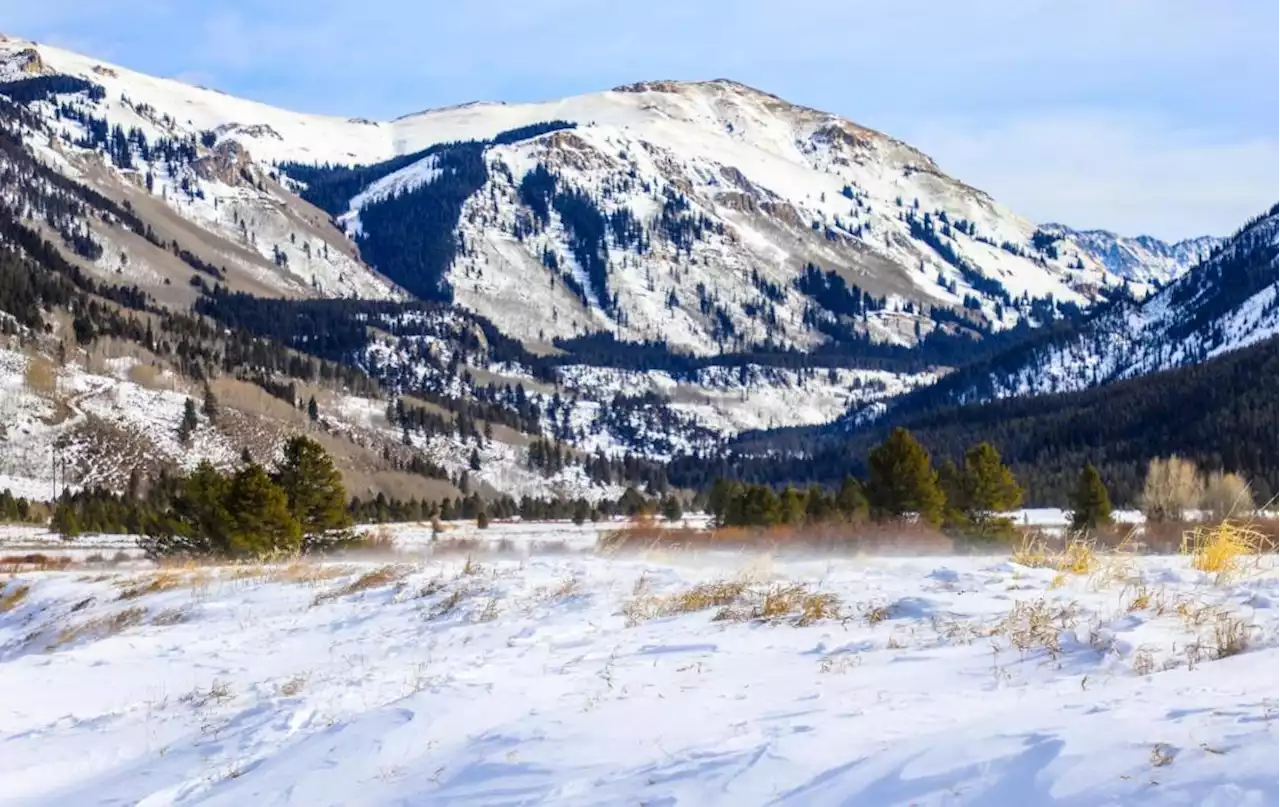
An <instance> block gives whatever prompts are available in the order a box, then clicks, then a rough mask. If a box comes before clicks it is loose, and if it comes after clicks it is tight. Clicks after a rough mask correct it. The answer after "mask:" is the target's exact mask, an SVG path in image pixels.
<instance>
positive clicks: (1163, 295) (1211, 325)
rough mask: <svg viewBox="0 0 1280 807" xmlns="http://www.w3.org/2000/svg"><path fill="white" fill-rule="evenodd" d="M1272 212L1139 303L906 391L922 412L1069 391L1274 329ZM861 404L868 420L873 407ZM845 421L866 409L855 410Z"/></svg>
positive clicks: (1277, 317) (1277, 268)
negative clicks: (867, 409) (949, 406)
mask: <svg viewBox="0 0 1280 807" xmlns="http://www.w3.org/2000/svg"><path fill="white" fill-rule="evenodd" d="M1278 210H1280V208H1277V207H1272V208H1271V210H1269V211H1268V212H1266V213H1264V214H1262V215H1260V216H1258V217H1257V218H1255V219H1253V220H1251V221H1249V222H1248V223H1246V224H1245V225H1244V226H1243V227H1242V228H1241V229H1240V230H1239V231H1238V232H1236V233H1235V234H1234V235H1232V236H1231V237H1230V238H1227V239H1225V240H1224V241H1223V243H1222V244H1220V245H1218V246H1216V247H1215V248H1214V249H1213V250H1212V251H1211V252H1210V254H1209V256H1208V257H1206V258H1205V259H1204V260H1203V261H1201V262H1200V263H1199V264H1197V265H1196V266H1195V267H1194V268H1192V269H1191V270H1190V271H1189V272H1187V273H1186V274H1185V275H1183V276H1182V277H1181V278H1179V279H1178V280H1176V281H1174V282H1173V283H1171V284H1170V285H1168V286H1166V287H1165V288H1164V289H1162V290H1161V291H1160V292H1158V293H1157V294H1154V295H1152V296H1151V297H1149V298H1147V299H1146V300H1144V301H1141V302H1133V301H1120V302H1117V303H1115V304H1113V305H1112V306H1111V307H1109V308H1108V309H1106V310H1104V311H1100V312H1099V313H1098V314H1097V315H1096V316H1094V317H1093V318H1091V319H1089V320H1088V321H1086V322H1085V323H1083V324H1082V325H1080V326H1079V327H1077V328H1074V329H1068V330H1065V331H1059V332H1056V333H1046V334H1045V335H1044V337H1043V338H1040V339H1038V340H1034V341H1031V342H1029V343H1027V344H1025V345H1022V346H1020V347H1018V348H1015V349H1012V350H1010V351H1008V352H1005V353H1001V354H998V355H997V356H995V357H994V358H992V359H991V360H989V361H985V362H980V363H976V364H973V365H970V366H967V367H964V368H962V369H960V370H958V371H957V372H955V373H952V374H950V375H948V376H946V377H944V378H942V379H940V380H939V381H938V382H936V383H935V384H933V385H931V386H929V387H925V388H923V389H920V390H919V391H918V392H915V393H912V394H909V395H907V396H905V398H904V399H903V400H902V401H900V402H898V403H897V404H896V406H900V407H902V409H901V410H899V411H905V410H906V409H908V408H915V409H920V408H929V407H934V406H939V405H950V404H967V403H978V402H982V401H989V400H994V399H999V398H1010V397H1015V396H1027V395H1038V394H1044V393H1056V392H1070V391H1075V390H1081V389H1086V388H1089V387H1094V386H1098V385H1100V384H1105V383H1108V382H1111V381H1117V380H1121V379H1125V378H1135V377H1137V376H1141V375H1145V374H1147V373H1153V372H1157V371H1159V370H1165V369H1170V368H1174V367H1179V366H1183V365H1187V364H1194V363H1197V362H1201V361H1204V360H1206V359H1209V358H1212V357H1214V356H1217V355H1220V354H1222V353H1225V352H1227V351H1230V350H1235V349H1237V348H1241V347H1245V346H1247V345H1251V344H1254V343H1257V342H1260V341H1262V340H1264V339H1275V338H1276V336H1277V333H1280V313H1278V309H1277V296H1278V291H1280V279H1278V278H1280V258H1278V252H1277V248H1278V245H1280V240H1278V238H1277V233H1278V232H1280V224H1278V221H1277V219H1278ZM883 409H884V407H883V406H882V405H881V406H879V407H877V408H875V409H873V410H869V413H868V414H870V415H871V416H876V415H878V414H879V413H880V412H881V411H883ZM854 414H855V420H865V419H866V416H867V414H863V413H862V410H860V409H859V408H858V407H855V413H854Z"/></svg>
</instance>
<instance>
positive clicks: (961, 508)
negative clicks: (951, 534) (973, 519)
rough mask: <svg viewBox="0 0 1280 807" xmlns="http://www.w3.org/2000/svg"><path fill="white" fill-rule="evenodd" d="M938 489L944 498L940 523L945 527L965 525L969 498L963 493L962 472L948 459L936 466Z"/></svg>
mask: <svg viewBox="0 0 1280 807" xmlns="http://www.w3.org/2000/svg"><path fill="white" fill-rule="evenodd" d="M938 489H939V490H941V491H942V496H943V498H945V499H946V502H947V503H946V505H945V507H944V512H943V517H942V523H943V525H944V526H947V527H957V526H967V524H968V521H969V516H968V510H969V500H968V496H967V495H966V493H965V486H964V474H962V473H961V472H960V469H959V468H957V467H956V464H955V463H954V462H953V461H951V460H950V459H946V460H943V461H942V464H941V465H939V466H938Z"/></svg>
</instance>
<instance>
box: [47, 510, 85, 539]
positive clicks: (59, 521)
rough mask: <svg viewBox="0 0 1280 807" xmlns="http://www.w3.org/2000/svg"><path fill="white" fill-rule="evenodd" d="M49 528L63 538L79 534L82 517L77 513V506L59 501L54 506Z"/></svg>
mask: <svg viewBox="0 0 1280 807" xmlns="http://www.w3.org/2000/svg"><path fill="white" fill-rule="evenodd" d="M49 529H50V530H52V531H53V532H56V533H57V534H59V535H61V536H62V537H63V538H75V537H76V536H77V535H79V534H80V518H79V517H78V516H77V515H76V511H75V508H73V507H69V506H67V505H65V504H64V503H63V502H61V501H59V502H58V504H57V505H55V506H54V508H53V519H52V520H51V521H50V522H49Z"/></svg>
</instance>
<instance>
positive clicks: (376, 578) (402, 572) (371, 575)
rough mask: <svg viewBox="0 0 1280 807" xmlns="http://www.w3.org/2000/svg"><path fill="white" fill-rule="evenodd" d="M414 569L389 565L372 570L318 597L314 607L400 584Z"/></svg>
mask: <svg viewBox="0 0 1280 807" xmlns="http://www.w3.org/2000/svg"><path fill="white" fill-rule="evenodd" d="M413 570H414V567H412V566H408V565H404V564H388V565H386V566H380V567H378V568H377V569H371V570H369V571H367V572H365V573H364V574H362V575H360V576H359V577H357V578H356V579H355V580H352V581H351V582H350V583H348V584H346V585H345V586H340V587H338V588H336V589H334V590H332V591H326V592H324V593H322V594H319V595H317V596H316V598H315V600H314V601H313V602H312V605H319V604H320V603H323V602H326V601H328V600H334V599H337V598H339V597H348V596H350V595H352V594H359V593H360V592H362V591H369V590H371V589H375V588H384V587H386V586H390V585H392V584H394V583H398V582H400V581H401V580H403V579H404V578H405V577H407V576H408V575H409V574H410V573H411V572H413Z"/></svg>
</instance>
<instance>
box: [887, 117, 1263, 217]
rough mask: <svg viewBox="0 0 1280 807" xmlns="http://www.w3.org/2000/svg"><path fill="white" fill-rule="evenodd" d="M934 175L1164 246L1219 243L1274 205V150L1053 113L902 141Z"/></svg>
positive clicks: (926, 132) (1144, 121) (932, 131)
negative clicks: (931, 162) (925, 157)
mask: <svg viewBox="0 0 1280 807" xmlns="http://www.w3.org/2000/svg"><path fill="white" fill-rule="evenodd" d="M905 135H906V136H907V138H908V139H910V140H911V141H912V142H914V143H915V145H917V146H918V147H920V148H921V149H922V150H924V151H926V152H928V153H929V154H931V155H932V156H933V157H934V158H935V159H936V160H937V161H938V163H939V165H940V167H941V168H942V169H943V170H944V171H947V172H948V173H951V174H953V175H955V176H957V177H959V178H961V179H966V180H968V181H970V182H971V183H972V184H975V185H977V186H979V187H981V188H982V190H984V191H986V192H988V193H990V194H991V195H992V196H993V197H995V198H996V199H998V200H999V201H1001V202H1002V203H1004V204H1006V205H1008V206H1009V207H1011V208H1012V209H1014V210H1015V211H1017V212H1019V213H1021V214H1022V215H1024V216H1027V217H1029V218H1032V219H1033V220H1037V221H1048V220H1055V221H1060V222H1062V223H1064V224H1068V225H1070V226H1072V227H1076V228H1093V227H1098V228H1105V229H1110V230H1116V231H1118V232H1121V233H1124V234H1128V235H1137V234H1140V233H1143V234H1149V235H1155V236H1157V237H1161V238H1166V239H1175V238H1184V237H1188V236H1194V235H1202V234H1206V233H1208V234H1214V235H1227V234H1229V233H1230V232H1231V231H1232V230H1234V229H1235V228H1236V227H1238V226H1239V225H1240V224H1241V223H1242V222H1243V221H1244V220H1245V219H1247V218H1249V217H1250V216H1253V215H1255V214H1257V213H1260V212H1262V211H1263V210H1265V209H1266V208H1268V207H1270V206H1271V205H1272V204H1274V203H1275V202H1276V198H1277V188H1276V176H1277V173H1278V172H1280V157H1278V156H1277V155H1278V153H1280V151H1278V149H1280V143H1277V140H1276V139H1275V138H1274V137H1271V138H1266V137H1258V138H1250V139H1243V140H1237V139H1223V138H1222V136H1221V134H1220V133H1218V134H1215V133H1214V132H1211V131H1203V130H1200V131H1197V130H1193V129H1185V128H1179V127H1177V126H1174V125H1172V124H1170V123H1169V122H1167V121H1161V120H1157V119H1152V118H1143V117H1134V116H1125V115H1118V114H1103V113H1098V112H1094V111H1088V110H1080V111H1059V112H1054V113H1047V114H1042V115H1037V116H1034V117H1029V118H1021V119H1014V120H1011V121H1008V122H1005V123H1001V124H998V125H983V124H980V123H978V122H976V121H974V120H971V119H964V120H948V121H935V122H931V123H929V124H926V125H923V126H920V127H917V128H915V129H914V130H913V131H912V132H908V133H905Z"/></svg>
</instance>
